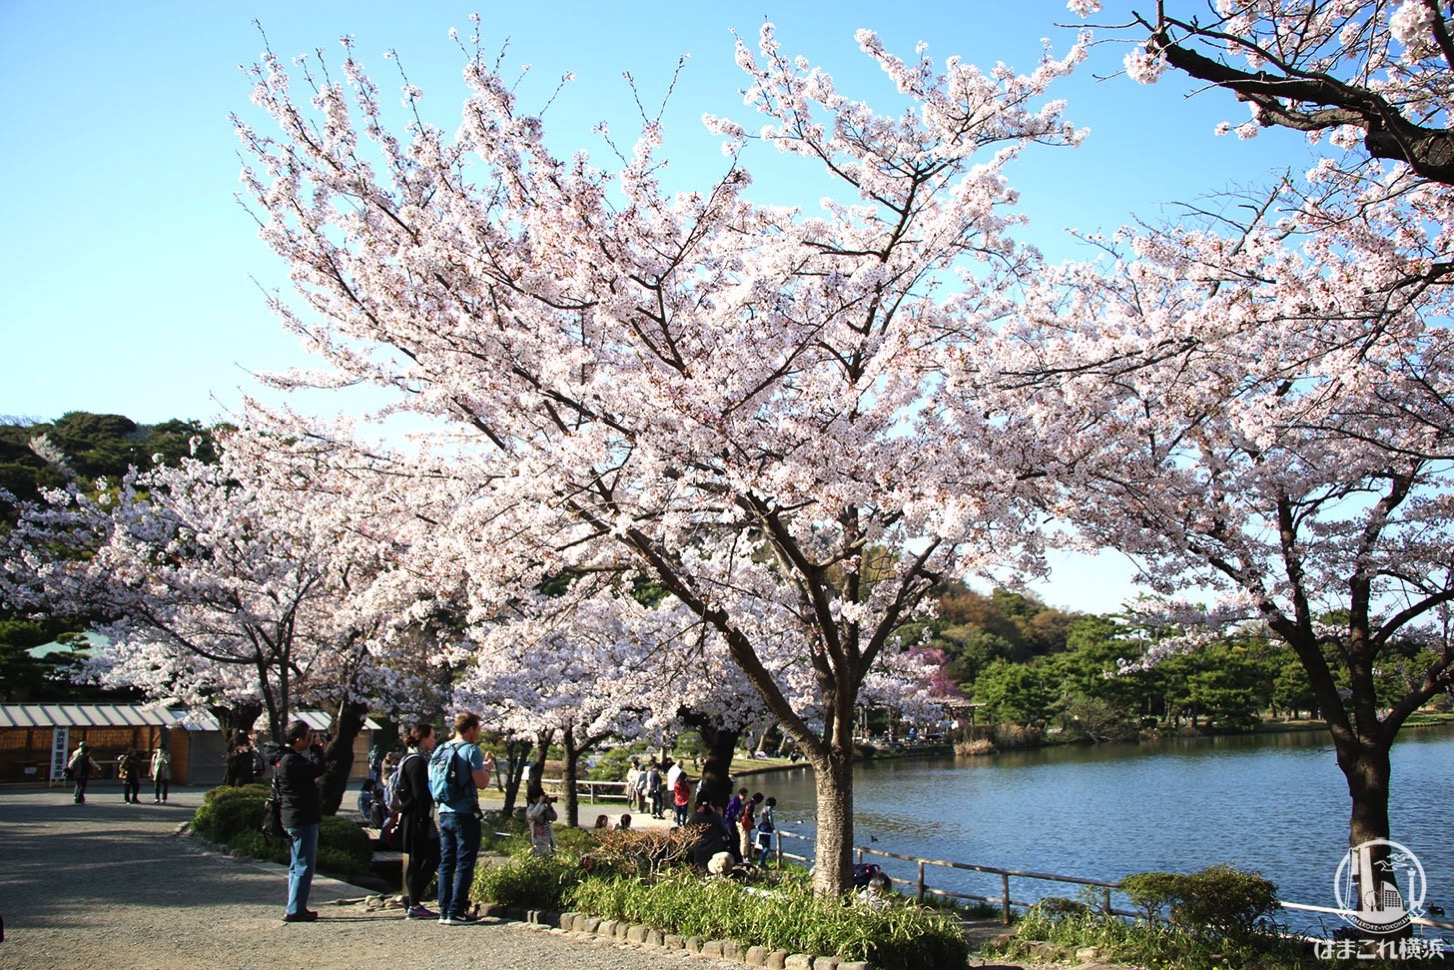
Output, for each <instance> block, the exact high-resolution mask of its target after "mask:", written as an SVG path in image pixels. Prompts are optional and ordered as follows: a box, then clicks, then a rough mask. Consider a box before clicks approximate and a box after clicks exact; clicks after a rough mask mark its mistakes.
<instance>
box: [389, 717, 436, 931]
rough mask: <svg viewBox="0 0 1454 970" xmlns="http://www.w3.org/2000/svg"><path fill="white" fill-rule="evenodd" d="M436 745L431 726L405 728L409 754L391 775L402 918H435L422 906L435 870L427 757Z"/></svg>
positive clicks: (433, 913)
mask: <svg viewBox="0 0 1454 970" xmlns="http://www.w3.org/2000/svg"><path fill="white" fill-rule="evenodd" d="M438 744H439V738H437V737H435V735H434V725H433V724H424V723H420V724H415V725H414V726H413V727H411V728H410V729H409V737H408V745H409V751H408V753H406V754H405V755H404V760H403V761H401V762H399V770H398V771H397V773H396V774H395V776H394V777H395V778H396V779H397V781H395V783H394V784H395V785H396V786H397V788H398V796H397V798H396V799H395V804H397V805H399V806H400V808H399V836H400V842H401V844H402V846H403V850H404V907H405V908H404V917H405V918H406V919H438V918H439V914H438V913H436V912H435V911H434V910H432V909H430V908H429V907H428V906H425V905H424V891H425V890H426V889H427V888H428V887H429V880H430V879H432V878H434V873H435V871H436V870H437V869H438V867H439V829H438V828H436V827H435V825H434V796H433V795H431V794H429V756H430V754H432V753H433V751H434V749H435V747H436V746H437V745H438Z"/></svg>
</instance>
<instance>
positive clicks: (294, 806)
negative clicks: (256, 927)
mask: <svg viewBox="0 0 1454 970" xmlns="http://www.w3.org/2000/svg"><path fill="white" fill-rule="evenodd" d="M283 740H284V743H285V746H284V749H283V756H282V758H281V759H279V761H278V763H277V765H276V766H275V767H274V768H273V770H274V771H276V772H277V773H278V790H279V792H280V793H281V795H282V816H283V830H284V831H285V832H287V833H288V840H289V841H290V842H291V844H292V852H291V855H290V858H289V864H288V905H287V908H286V909H284V910H283V920H284V922H288V923H311V922H313V921H314V920H316V919H317V918H318V913H317V911H316V910H311V909H309V908H308V891H309V890H310V889H311V888H312V887H313V873H314V872H315V871H316V870H317V868H318V825H319V823H320V822H321V821H322V820H323V796H322V794H321V793H320V792H319V790H318V779H319V778H321V777H322V776H323V771H324V764H323V746H322V745H320V744H319V743H318V739H317V737H316V735H315V733H314V732H313V731H312V729H310V728H309V727H308V722H307V721H301V720H299V721H293V722H291V723H289V724H288V729H287V731H286V732H285V733H284V735H283Z"/></svg>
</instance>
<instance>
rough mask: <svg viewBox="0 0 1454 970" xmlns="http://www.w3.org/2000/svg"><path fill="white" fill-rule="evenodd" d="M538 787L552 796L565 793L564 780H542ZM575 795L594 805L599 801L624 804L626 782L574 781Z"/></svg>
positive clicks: (579, 779) (581, 779) (582, 779)
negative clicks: (583, 797)
mask: <svg viewBox="0 0 1454 970" xmlns="http://www.w3.org/2000/svg"><path fill="white" fill-rule="evenodd" d="M540 785H541V787H542V788H544V789H545V790H546V791H548V792H550V793H551V794H552V795H560V794H563V793H564V791H565V779H564V778H542V779H540ZM576 794H577V795H584V796H586V801H587V802H589V803H590V804H592V805H594V804H596V802H597V801H598V800H600V801H614V802H626V801H630V799H628V798H627V797H626V782H624V781H594V780H592V779H589V778H578V779H576Z"/></svg>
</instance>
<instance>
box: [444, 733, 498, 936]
mask: <svg viewBox="0 0 1454 970" xmlns="http://www.w3.org/2000/svg"><path fill="white" fill-rule="evenodd" d="M479 739H480V716H479V715H478V714H475V713H474V712H473V711H462V712H460V713H459V714H457V715H455V718H454V737H453V738H451V739H450V740H449V743H447V744H442V745H440V746H439V747H438V748H436V749H435V750H434V754H433V756H432V757H431V758H430V759H429V787H430V790H431V792H433V794H434V796H435V802H436V804H438V806H439V922H441V923H444V924H445V925H448V926H468V925H470V924H472V923H478V922H479V921H480V918H479V917H478V916H474V915H472V914H471V913H470V912H469V905H470V897H469V893H470V884H471V883H472V882H474V878H475V860H476V859H477V858H479V854H480V791H479V790H480V789H481V788H485V787H487V786H488V785H489V784H490V772H489V770H488V769H487V768H486V767H485V756H484V755H483V754H482V753H481V752H480V748H479V745H478V743H477V742H478V741H479ZM451 761H456V762H458V764H457V765H456V774H457V777H458V778H459V784H458V787H457V788H455V789H453V790H448V789H446V787H445V786H442V785H441V784H439V783H437V782H436V778H437V777H440V776H443V777H446V778H447V777H448V774H449V767H450V762H451ZM442 791H444V792H445V793H446V794H447V795H448V797H446V798H440V797H439V796H440V794H441V792H442Z"/></svg>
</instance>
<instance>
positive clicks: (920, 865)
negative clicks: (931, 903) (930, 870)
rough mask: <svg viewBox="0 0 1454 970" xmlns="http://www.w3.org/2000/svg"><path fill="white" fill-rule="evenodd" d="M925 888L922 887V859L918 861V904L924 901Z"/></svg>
mask: <svg viewBox="0 0 1454 970" xmlns="http://www.w3.org/2000/svg"><path fill="white" fill-rule="evenodd" d="M926 888H927V887H926V886H925V885H924V860H923V859H920V860H919V902H921V903H922V902H923V901H924V890H925V889H926Z"/></svg>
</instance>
